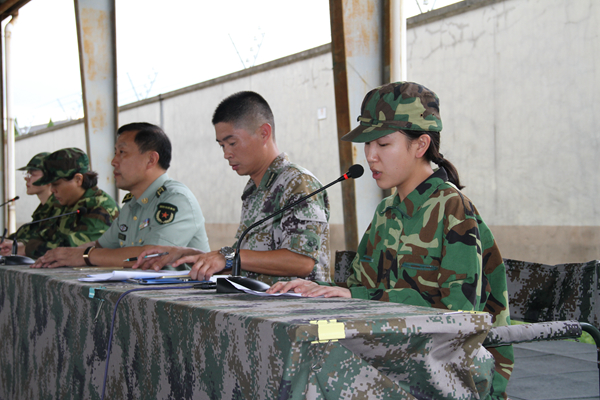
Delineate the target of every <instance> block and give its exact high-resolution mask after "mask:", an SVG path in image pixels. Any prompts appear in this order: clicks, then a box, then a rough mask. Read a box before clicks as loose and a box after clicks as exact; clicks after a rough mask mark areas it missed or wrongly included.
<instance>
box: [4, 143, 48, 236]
mask: <svg viewBox="0 0 600 400" xmlns="http://www.w3.org/2000/svg"><path fill="white" fill-rule="evenodd" d="M49 154H50V153H48V152H41V153H38V154H36V155H35V156H33V158H32V159H31V160H29V162H28V163H27V165H26V166H24V167H21V168H18V169H17V171H23V172H25V178H24V179H25V186H26V188H27V189H26V190H27V194H28V195H29V196H33V195H35V196H37V197H38V199H39V201H40V204H39V205H38V206H37V208H36V209H35V210H34V212H33V214H31V221H39V220H41V219H45V218H48V217H51V216H52V212H53V211H54V210H55V208H54V205H55V203H56V199H55V198H54V195H53V194H52V191H51V190H50V185H43V186H36V185H34V184H33V183H34V182H35V181H37V180H38V179H40V178H41V177H42V176H43V175H44V173H43V172H42V165H43V162H44V158H46V156H48V155H49ZM45 224H47V222H40V223H35V224H28V225H25V226H23V228H22V229H20V230H19V239H20V240H21V241H27V240H29V239H30V238H31V237H33V236H35V235H37V232H38V231H39V230H40V229H42V228H43V226H44V225H45ZM14 236H15V234H14V233H12V234H11V235H9V236H8V238H9V239H11V240H14ZM9 243H10V242H9Z"/></svg>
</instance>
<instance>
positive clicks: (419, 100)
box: [342, 82, 442, 143]
mask: <svg viewBox="0 0 600 400" xmlns="http://www.w3.org/2000/svg"><path fill="white" fill-rule="evenodd" d="M358 121H359V122H360V125H359V126H358V127H356V128H354V129H353V130H352V131H350V132H349V133H348V134H346V135H344V136H343V137H342V140H344V141H352V142H358V143H362V142H369V141H371V140H376V139H379V138H380V137H383V136H386V135H389V134H390V133H394V132H397V131H401V130H410V131H421V132H441V130H442V119H441V117H440V108H439V98H438V97H437V95H436V94H435V93H434V92H432V91H431V90H429V89H427V88H426V87H425V86H423V85H420V84H418V83H414V82H395V83H388V84H386V85H383V86H380V87H377V88H375V89H373V90H371V91H370V92H369V93H367V95H366V96H365V98H364V100H363V103H362V106H361V115H360V116H359V117H358Z"/></svg>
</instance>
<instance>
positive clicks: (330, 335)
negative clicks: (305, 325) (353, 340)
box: [310, 319, 346, 343]
mask: <svg viewBox="0 0 600 400" xmlns="http://www.w3.org/2000/svg"><path fill="white" fill-rule="evenodd" d="M310 323H311V324H313V325H317V335H318V336H319V340H318V341H317V342H318V343H323V342H328V341H337V340H339V339H345V338H346V327H345V325H344V323H343V322H337V320H335V319H330V320H325V319H323V320H317V321H310ZM313 343H315V342H313Z"/></svg>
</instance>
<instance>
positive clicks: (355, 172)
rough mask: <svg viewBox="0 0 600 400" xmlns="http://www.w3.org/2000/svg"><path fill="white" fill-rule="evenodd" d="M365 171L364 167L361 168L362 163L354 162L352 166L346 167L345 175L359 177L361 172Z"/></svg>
mask: <svg viewBox="0 0 600 400" xmlns="http://www.w3.org/2000/svg"><path fill="white" fill-rule="evenodd" d="M364 172H365V169H364V168H363V166H362V165H360V164H354V165H353V166H351V167H350V168H349V169H348V173H347V174H346V175H348V178H354V179H356V178H360V177H361V176H362V175H363V173H364Z"/></svg>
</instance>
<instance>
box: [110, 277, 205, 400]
mask: <svg viewBox="0 0 600 400" xmlns="http://www.w3.org/2000/svg"><path fill="white" fill-rule="evenodd" d="M193 288H194V286H193V285H189V286H171V287H161V288H138V289H131V290H128V291H126V292H124V293H123V294H122V295H121V296H119V299H118V300H117V302H116V303H115V309H114V310H113V315H112V321H111V323H110V334H109V336H108V348H107V350H106V365H105V367H104V379H103V380H102V396H101V397H100V398H101V400H104V391H105V390H106V379H107V376H108V362H109V360H110V349H111V347H112V338H113V331H114V329H115V318H116V316H117V307H118V306H119V303H120V302H121V300H123V298H124V297H125V296H127V295H128V294H129V293H132V292H143V291H144V292H145V291H150V290H170V289H193Z"/></svg>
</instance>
